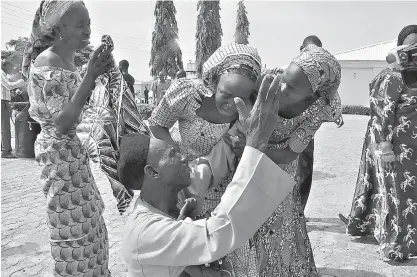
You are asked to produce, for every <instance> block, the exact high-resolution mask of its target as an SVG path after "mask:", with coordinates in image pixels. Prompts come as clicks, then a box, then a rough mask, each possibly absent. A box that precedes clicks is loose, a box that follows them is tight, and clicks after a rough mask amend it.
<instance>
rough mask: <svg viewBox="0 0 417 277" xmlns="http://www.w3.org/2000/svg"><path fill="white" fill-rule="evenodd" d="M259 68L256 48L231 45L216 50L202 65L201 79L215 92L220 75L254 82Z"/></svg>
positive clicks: (259, 62) (259, 61) (260, 63)
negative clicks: (228, 74) (243, 77)
mask: <svg viewBox="0 0 417 277" xmlns="http://www.w3.org/2000/svg"><path fill="white" fill-rule="evenodd" d="M261 68H262V62H261V57H260V56H259V54H258V51H257V50H256V48H254V47H252V46H250V45H245V44H237V43H232V44H228V45H226V46H221V47H220V48H218V49H217V50H216V51H215V52H214V53H213V54H212V55H211V56H210V58H209V59H208V60H207V61H206V62H205V63H204V65H203V76H202V79H203V81H204V84H205V85H206V86H207V87H208V88H210V89H211V90H212V91H213V92H215V91H216V87H217V83H218V81H219V77H220V76H221V75H222V74H224V73H236V74H240V75H243V76H246V77H248V78H249V79H251V80H254V81H256V80H257V79H258V77H259V75H260V73H261Z"/></svg>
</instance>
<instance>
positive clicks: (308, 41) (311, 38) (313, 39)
mask: <svg viewBox="0 0 417 277" xmlns="http://www.w3.org/2000/svg"><path fill="white" fill-rule="evenodd" d="M309 44H314V45H316V46H318V47H323V44H322V43H321V40H320V39H319V38H318V37H317V36H315V35H311V36H308V37H306V38H305V39H304V41H303V45H302V46H301V48H304V47H306V46H307V45H309Z"/></svg>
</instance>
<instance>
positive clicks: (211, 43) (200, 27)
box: [195, 0, 223, 78]
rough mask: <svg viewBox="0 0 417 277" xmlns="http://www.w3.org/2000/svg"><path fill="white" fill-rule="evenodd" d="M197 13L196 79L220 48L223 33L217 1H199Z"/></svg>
mask: <svg viewBox="0 0 417 277" xmlns="http://www.w3.org/2000/svg"><path fill="white" fill-rule="evenodd" d="M197 11H198V15H197V32H196V35H195V38H196V41H197V42H196V50H195V51H196V52H195V64H196V71H197V72H196V73H197V77H199V78H200V77H201V73H202V71H203V64H204V63H205V61H207V59H208V58H209V57H210V56H211V54H213V53H214V51H216V49H217V48H219V47H220V46H221V42H222V36H223V31H222V27H221V23H220V2H219V0H217V1H202V0H199V1H198V3H197Z"/></svg>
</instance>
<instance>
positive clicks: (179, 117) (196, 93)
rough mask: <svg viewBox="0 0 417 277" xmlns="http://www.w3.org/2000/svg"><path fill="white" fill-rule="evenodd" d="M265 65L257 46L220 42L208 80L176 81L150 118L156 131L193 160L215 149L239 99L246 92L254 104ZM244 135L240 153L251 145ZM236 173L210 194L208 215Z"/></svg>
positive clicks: (205, 209) (207, 72) (232, 119)
mask: <svg viewBox="0 0 417 277" xmlns="http://www.w3.org/2000/svg"><path fill="white" fill-rule="evenodd" d="M261 64H262V63H261V58H260V57H259V55H258V52H257V50H256V49H255V48H253V47H252V46H249V45H243V44H229V45H226V46H222V47H220V48H219V49H217V50H216V51H215V52H214V53H213V55H211V56H210V58H209V59H208V60H207V61H206V62H205V63H204V65H203V75H202V79H178V80H176V81H175V82H173V83H172V85H171V86H170V88H169V89H168V90H167V92H166V93H165V95H164V96H163V98H162V100H161V102H160V103H159V105H158V106H157V107H156V108H155V110H154V111H153V112H152V115H151V117H150V118H149V127H150V130H151V131H152V133H153V135H154V136H155V137H157V138H159V139H162V140H165V141H167V142H169V143H171V144H172V145H174V146H175V147H177V148H178V149H179V150H180V152H181V153H182V154H183V155H184V156H185V157H186V158H187V159H188V160H189V161H192V160H194V159H196V158H198V157H202V156H204V155H207V154H209V153H210V151H211V149H212V148H213V147H214V146H215V145H216V144H217V143H218V142H219V141H220V140H221V139H222V138H223V137H224V136H225V135H226V134H227V132H228V131H229V129H230V128H231V127H232V124H233V123H234V122H235V121H236V120H237V110H236V106H235V104H234V100H233V99H234V98H235V97H240V98H241V99H242V100H243V101H245V102H246V103H248V104H250V102H251V100H253V99H254V98H253V97H254V96H255V94H254V92H255V83H256V81H257V79H258V77H259V75H260V73H261ZM239 136H240V143H239V138H238V136H236V140H234V143H235V145H237V144H239V145H240V146H241V147H236V149H235V150H236V152H241V150H242V149H243V147H244V145H245V142H244V141H243V140H244V138H243V137H242V136H243V134H240V133H239ZM228 137H230V136H228ZM227 141H228V142H229V143H232V142H231V141H230V140H227ZM240 148H241V149H240ZM231 177H232V174H230V176H229V177H228V178H227V179H226V180H225V181H224V182H223V183H222V184H221V185H220V186H218V187H216V188H214V189H212V190H210V191H209V192H208V193H207V194H206V199H205V201H204V206H203V212H202V216H206V215H210V213H211V212H212V211H213V209H214V208H215V207H216V206H217V205H218V204H219V202H220V199H221V196H222V195H223V193H224V191H225V189H226V185H227V184H228V181H229V179H230V180H231Z"/></svg>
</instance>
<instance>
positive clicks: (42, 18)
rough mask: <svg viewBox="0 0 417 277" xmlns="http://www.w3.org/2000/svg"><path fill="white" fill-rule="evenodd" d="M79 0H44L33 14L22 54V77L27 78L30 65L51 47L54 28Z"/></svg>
mask: <svg viewBox="0 0 417 277" xmlns="http://www.w3.org/2000/svg"><path fill="white" fill-rule="evenodd" d="M77 2H82V1H81V0H71V1H62V0H44V1H42V2H41V4H40V6H39V8H38V10H37V11H36V14H35V19H34V20H33V24H32V33H31V34H30V38H29V41H28V43H27V45H26V48H25V52H24V53H23V63H22V75H23V77H24V78H27V77H28V75H29V68H30V64H31V63H32V61H33V60H35V59H36V57H37V56H38V55H39V54H40V53H41V52H42V51H44V50H45V49H47V48H48V47H50V46H51V45H52V42H53V41H54V37H55V35H56V34H55V33H54V27H55V26H56V25H57V24H58V22H59V21H60V20H61V18H62V17H63V16H64V14H65V13H66V12H67V11H68V9H69V8H70V7H71V6H72V5H73V4H75V3H77Z"/></svg>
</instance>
